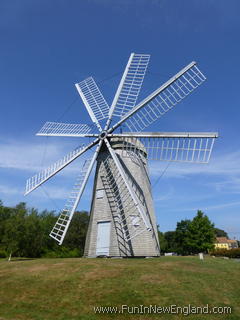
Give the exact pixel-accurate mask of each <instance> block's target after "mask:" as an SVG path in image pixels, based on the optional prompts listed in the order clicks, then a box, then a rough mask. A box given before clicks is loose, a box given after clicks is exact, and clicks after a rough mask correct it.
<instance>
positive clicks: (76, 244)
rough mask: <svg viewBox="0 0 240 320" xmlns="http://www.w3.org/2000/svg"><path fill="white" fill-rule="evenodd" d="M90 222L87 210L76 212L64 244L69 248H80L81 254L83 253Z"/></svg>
mask: <svg viewBox="0 0 240 320" xmlns="http://www.w3.org/2000/svg"><path fill="white" fill-rule="evenodd" d="M88 223H89V215H88V212H87V211H77V212H75V213H74V216H73V218H72V221H71V224H70V226H69V230H68V232H67V234H66V237H65V239H64V242H63V245H64V246H66V247H67V248H69V249H75V248H78V249H79V255H83V252H84V245H85V239H86V235H87V228H88Z"/></svg>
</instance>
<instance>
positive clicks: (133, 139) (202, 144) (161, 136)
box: [113, 132, 218, 163]
mask: <svg viewBox="0 0 240 320" xmlns="http://www.w3.org/2000/svg"><path fill="white" fill-rule="evenodd" d="M113 136H118V137H122V140H123V144H122V146H123V147H122V155H123V156H124V157H129V155H130V154H132V153H137V152H138V146H139V145H144V148H145V150H146V154H147V158H148V160H160V161H174V162H195V163H208V162H209V159H210V156H211V153H212V148H213V145H214V141H215V138H217V136H218V135H217V133H210V132H205V133H204V132H201V133H196V132H175V133H157V132H154V133H147V132H146V133H143V134H138V133H135V134H134V135H130V134H125V135H124V134H123V135H113ZM138 153H139V152H138ZM139 156H141V153H139Z"/></svg>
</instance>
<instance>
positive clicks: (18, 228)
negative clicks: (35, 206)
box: [2, 202, 27, 261]
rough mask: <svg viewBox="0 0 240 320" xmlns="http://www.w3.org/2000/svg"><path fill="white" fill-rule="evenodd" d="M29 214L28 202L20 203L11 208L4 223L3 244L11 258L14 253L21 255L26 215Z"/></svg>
mask: <svg viewBox="0 0 240 320" xmlns="http://www.w3.org/2000/svg"><path fill="white" fill-rule="evenodd" d="M26 214H27V209H26V204H25V203H24V202H21V203H19V204H18V205H17V206H16V207H15V208H12V209H11V210H10V216H9V218H8V219H7V220H6V222H5V225H4V234H3V237H2V244H3V245H4V248H5V250H6V252H7V253H8V255H9V258H8V260H9V261H10V260H11V257H12V255H13V254H14V255H21V241H22V238H23V236H24V233H25V231H26V230H25V223H24V222H25V217H26Z"/></svg>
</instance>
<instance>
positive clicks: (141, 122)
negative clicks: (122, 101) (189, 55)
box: [112, 62, 206, 132]
mask: <svg viewBox="0 0 240 320" xmlns="http://www.w3.org/2000/svg"><path fill="white" fill-rule="evenodd" d="M205 80H206V77H205V76H204V75H203V74H202V72H201V71H200V70H199V69H198V67H197V66H196V62H192V63H190V64H189V65H188V66H186V67H185V68H184V69H183V70H181V71H180V72H179V73H177V74H176V75H175V76H174V77H172V78H171V79H170V80H168V81H167V82H166V83H164V84H163V85H162V86H161V87H160V88H158V89H157V90H156V91H154V92H153V93H152V94H151V95H149V96H148V97H147V98H146V99H144V100H143V101H142V102H140V103H139V104H138V105H137V106H136V107H134V108H133V109H132V110H131V111H129V112H128V113H127V114H126V115H125V116H124V117H123V118H122V119H121V120H120V121H119V122H118V123H117V124H115V125H114V126H113V128H112V131H113V130H115V129H116V128H117V127H119V126H120V125H121V124H122V123H123V122H124V123H125V124H126V126H127V127H128V129H129V130H130V131H135V132H137V131H142V130H143V129H145V128H147V127H148V126H149V125H150V124H152V123H153V122H154V121H156V120H157V119H159V118H161V117H162V116H163V115H164V114H165V113H166V112H168V111H169V110H171V109H172V108H173V107H174V106H176V105H177V104H178V103H179V102H180V101H182V100H183V99H184V98H185V97H186V96H188V95H189V94H190V93H191V92H193V91H194V90H195V89H196V88H197V87H198V86H200V85H201V84H202V83H203V82H204V81H205Z"/></svg>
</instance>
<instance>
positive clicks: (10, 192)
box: [0, 0, 240, 239]
mask: <svg viewBox="0 0 240 320" xmlns="http://www.w3.org/2000/svg"><path fill="white" fill-rule="evenodd" d="M239 10H240V3H239V1H237V0H231V1H221V0H218V1H216V0H215V1H211V0H201V1H195V0H192V1H185V0H182V1H179V0H172V1H169V0H168V1H167V0H166V1H165V0H159V1H157V0H155V1H153V0H138V1H130V0H115V1H110V0H88V1H73V0H72V1H59V0H58V1H54V0H52V1H46V0H43V1H34V2H33V1H30V0H28V1H27V0H22V1H20V0H18V1H17V0H12V1H4V0H2V1H1V2H0V37H1V42H0V43H1V50H0V71H1V73H0V92H1V94H0V105H1V117H0V124H1V125H0V199H2V200H3V202H4V204H5V205H16V204H17V203H18V202H20V201H26V202H27V203H28V205H29V206H34V207H37V208H39V209H40V210H42V209H44V208H47V209H53V210H56V211H57V210H60V209H61V208H62V207H63V205H64V202H65V199H66V198H67V196H68V193H69V191H70V190H71V186H72V184H73V183H74V177H75V176H76V174H77V172H78V169H79V167H80V166H81V165H82V163H83V159H79V160H77V161H75V163H73V164H72V165H71V166H69V168H66V169H65V170H64V171H62V172H61V173H60V174H59V175H57V176H56V177H54V178H53V179H52V181H50V182H47V183H46V184H45V185H44V188H39V190H36V191H34V192H33V193H32V194H30V195H29V196H28V197H24V196H23V192H24V187H25V180H26V179H27V178H29V177H30V176H32V175H33V174H35V173H36V172H38V171H39V170H41V169H42V168H44V167H45V166H48V165H50V164H51V163H52V162H54V161H56V160H58V159H59V158H61V157H62V156H63V155H65V154H66V153H67V152H69V151H70V150H71V149H72V148H74V147H76V146H78V145H79V143H81V142H82V141H79V139H76V138H45V137H36V136H35V133H36V132H37V131H38V130H39V129H40V128H41V126H42V125H43V124H44V123H45V122H46V121H61V122H69V123H71V122H72V123H91V121H90V118H89V116H88V114H87V112H86V111H85V109H84V106H83V104H82V102H81V100H80V98H79V99H77V97H78V93H77V91H76V89H75V87H74V83H75V82H78V81H80V80H82V79H84V78H86V77H88V76H90V75H92V76H93V77H94V78H95V80H96V81H97V82H98V84H99V87H100V88H101V90H102V92H103V94H104V96H105V98H106V99H107V101H108V102H109V103H111V101H112V98H113V95H114V91H115V90H116V87H117V84H118V81H119V79H120V76H121V72H122V71H123V70H124V68H125V65H126V62H127V60H128V57H129V55H130V53H131V52H137V53H149V54H151V60H150V66H149V72H148V73H147V76H146V78H145V81H144V85H143V88H142V92H141V96H140V99H141V98H143V97H144V96H145V95H147V94H149V93H151V92H152V91H153V90H155V89H156V88H157V87H159V86H160V85H161V84H162V83H163V82H164V81H166V80H168V78H169V77H170V76H172V75H174V74H175V73H177V72H178V71H179V70H180V69H181V68H183V67H184V66H185V65H187V64H188V63H189V62H191V61H193V60H195V61H197V62H198V66H199V68H200V69H201V70H202V72H203V73H204V74H205V75H206V76H207V81H206V82H205V83H204V84H203V85H202V86H200V87H199V88H198V89H197V90H196V91H195V92H194V93H193V94H192V95H190V96H189V97H187V98H186V99H185V100H184V101H183V102H182V103H181V104H179V105H178V106H177V107H176V108H175V109H174V110H173V111H171V112H169V113H167V114H165V116H164V117H162V118H161V119H160V120H159V121H158V122H156V124H154V125H153V126H152V127H150V128H149V130H152V131H219V134H220V138H219V139H218V140H217V141H216V143H215V146H214V151H213V154H212V158H211V161H210V163H209V164H208V165H199V164H195V165H193V164H192V165H190V164H181V163H179V164H171V165H170V166H169V167H168V169H167V170H166V172H165V174H164V175H163V176H162V178H161V179H159V176H160V175H161V174H162V172H163V170H164V169H165V167H166V163H159V162H150V164H149V166H150V172H151V178H152V183H153V186H154V187H153V195H154V199H155V210H156V215H157V220H158V224H159V225H160V228H161V230H162V231H167V230H173V229H174V228H175V226H176V222H177V221H180V220H181V219H185V218H192V217H193V216H194V215H195V214H196V210H197V209H201V210H203V211H204V212H205V213H206V214H207V215H208V216H209V217H210V219H211V220H212V221H213V222H214V223H215V225H216V226H217V227H219V228H223V229H225V230H226V231H228V232H229V235H230V236H231V237H234V236H235V237H237V238H238V239H239V238H240V161H239V158H240V142H239V119H240V110H239V72H240V68H239V67H240V63H239V56H240V41H239V40H240V39H239V37H240V36H239V35H240V20H239ZM89 156H91V152H90V153H89V154H88V155H86V156H85V157H84V158H86V157H89ZM156 181H157V183H156ZM91 191H92V178H91V179H90V181H89V183H88V186H87V188H86V191H85V193H84V197H83V198H82V201H81V202H80V204H79V209H86V210H89V205H90V199H91Z"/></svg>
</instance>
